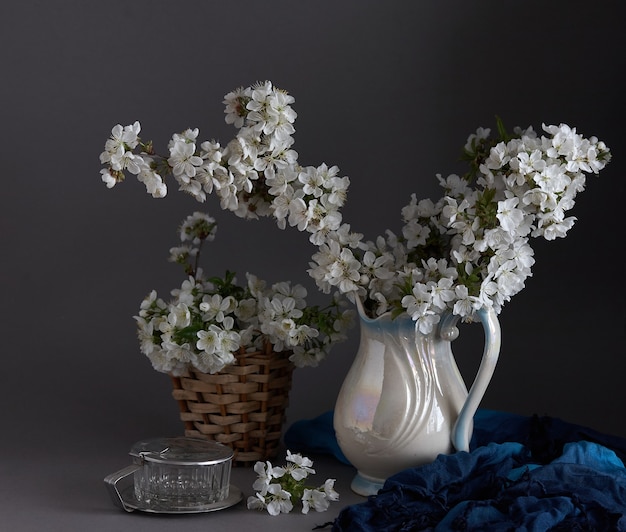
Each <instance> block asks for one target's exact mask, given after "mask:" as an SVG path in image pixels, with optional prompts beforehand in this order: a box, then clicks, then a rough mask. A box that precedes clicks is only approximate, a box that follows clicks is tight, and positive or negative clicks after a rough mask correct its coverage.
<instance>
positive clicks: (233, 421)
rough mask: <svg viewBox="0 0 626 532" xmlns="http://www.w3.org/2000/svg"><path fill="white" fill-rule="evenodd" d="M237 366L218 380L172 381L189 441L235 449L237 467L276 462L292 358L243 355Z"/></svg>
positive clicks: (187, 377)
mask: <svg viewBox="0 0 626 532" xmlns="http://www.w3.org/2000/svg"><path fill="white" fill-rule="evenodd" d="M236 359H237V362H236V363H235V364H234V365H232V366H226V367H225V368H224V369H223V370H222V371H221V372H219V373H215V374H213V375H210V374H207V373H201V372H198V371H188V372H187V373H186V374H184V375H181V376H180V377H175V376H172V383H173V386H174V390H173V392H172V395H173V397H174V399H176V401H178V405H179V407H180V418H181V420H182V421H183V423H184V425H185V436H190V437H196V438H206V439H209V440H214V441H217V442H220V443H223V444H225V445H228V446H229V447H231V448H232V449H233V451H234V457H233V464H234V465H254V464H255V463H256V462H257V461H258V460H268V459H270V458H274V457H276V455H277V454H278V446H279V444H280V438H281V434H282V428H283V424H284V422H285V409H286V408H287V405H288V404H289V392H290V391H291V380H292V374H293V369H294V366H293V364H292V363H291V362H290V361H289V354H288V353H285V352H283V353H274V352H273V351H272V349H271V346H270V345H269V344H268V345H267V346H266V349H265V352H261V351H257V352H253V353H246V352H239V353H238V354H237V355H236Z"/></svg>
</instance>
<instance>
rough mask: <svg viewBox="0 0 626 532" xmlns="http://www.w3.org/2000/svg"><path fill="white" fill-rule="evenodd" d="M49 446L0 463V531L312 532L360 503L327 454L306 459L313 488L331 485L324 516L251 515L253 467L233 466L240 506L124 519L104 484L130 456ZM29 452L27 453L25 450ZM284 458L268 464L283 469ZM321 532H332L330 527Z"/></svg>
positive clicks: (348, 476) (345, 472)
mask: <svg viewBox="0 0 626 532" xmlns="http://www.w3.org/2000/svg"><path fill="white" fill-rule="evenodd" d="M65 443H66V445H64V444H63V442H59V441H56V442H51V444H50V446H49V450H50V452H49V454H48V455H47V456H44V455H42V454H36V455H29V454H28V450H25V452H24V454H20V453H19V452H18V453H14V455H13V456H11V457H8V456H6V455H5V456H3V457H0V474H1V478H2V482H1V483H0V484H1V486H2V487H1V488H0V509H1V510H2V522H1V523H0V530H2V531H7V532H9V531H10V532H31V531H33V532H35V531H36V532H40V531H42V532H57V531H59V532H60V531H63V532H68V531H69V532H73V531H80V532H82V531H89V532H99V531H103V532H104V531H107V532H110V531H114V532H118V531H119V532H123V531H126V530H128V531H131V530H132V531H133V532H142V531H149V532H160V531H171V530H173V529H175V530H176V531H177V532H193V531H205V530H214V531H215V530H229V529H231V530H237V532H245V531H248V530H251V531H252V530H255V531H259V530H279V529H282V530H285V531H291V530H293V531H298V530H312V529H313V528H315V527H316V526H318V525H321V524H324V523H327V522H329V521H332V520H334V519H335V517H337V515H338V514H339V512H340V510H341V509H342V508H343V507H344V506H346V505H349V504H352V503H358V502H362V501H364V500H365V498H364V497H361V496H359V495H357V494H355V493H353V492H352V491H351V489H350V482H351V480H352V478H353V476H354V473H355V470H354V468H352V467H350V466H346V465H344V464H342V463H341V462H339V461H338V460H336V459H335V458H334V457H332V456H328V455H310V458H311V459H312V460H313V461H314V469H315V470H316V474H315V475H314V476H313V477H311V481H312V483H315V484H317V483H318V481H319V484H322V483H323V482H324V480H326V479H327V478H335V479H336V483H335V489H336V491H337V492H338V493H339V496H340V499H339V501H336V502H333V503H331V506H330V508H329V509H328V510H327V511H326V512H315V511H311V512H309V513H308V514H302V513H301V511H300V507H299V506H295V507H294V510H292V512H291V513H289V514H281V515H278V516H275V517H274V516H270V515H269V514H268V513H267V512H258V511H252V510H248V509H247V507H246V499H247V498H248V496H250V495H254V490H253V489H252V484H253V482H254V480H255V479H256V474H255V473H254V471H253V469H252V468H251V467H241V466H238V467H234V468H233V470H232V474H231V484H232V485H234V486H236V487H238V488H239V489H240V490H241V491H242V495H243V497H242V500H241V502H239V503H237V504H236V505H234V506H232V507H230V508H227V509H224V510H219V511H214V512H208V513H199V514H184V515H166V514H150V513H147V512H141V511H134V512H130V513H129V512H125V511H124V510H122V509H120V508H118V507H116V506H115V505H114V504H113V501H112V499H111V497H110V495H109V493H108V490H107V488H106V486H105V483H104V477H105V476H107V475H108V474H110V473H113V472H115V471H117V470H118V469H121V468H122V467H124V466H126V465H128V464H129V463H130V457H128V456H127V455H124V454H123V453H118V452H117V449H115V448H110V449H98V448H97V446H96V447H93V448H86V447H84V446H83V447H81V448H80V449H78V450H77V449H75V448H73V447H72V445H71V443H70V442H65ZM26 449H27V447H26ZM283 457H284V453H283V454H279V456H278V457H277V458H276V459H275V460H273V461H272V463H274V464H275V465H279V464H281V463H283V462H284V460H283ZM325 530H330V527H328V528H326V529H325Z"/></svg>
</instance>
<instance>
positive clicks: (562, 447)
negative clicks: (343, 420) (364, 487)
mask: <svg viewBox="0 0 626 532" xmlns="http://www.w3.org/2000/svg"><path fill="white" fill-rule="evenodd" d="M315 427H317V428H320V427H324V429H323V431H322V432H321V433H320V434H321V435H318V436H316V433H317V431H316V429H315ZM303 429H305V430H309V429H311V432H309V433H308V434H307V438H306V439H305V438H302V439H300V440H298V438H297V436H298V435H299V434H302V432H301V431H302V430H303ZM287 435H289V438H286V440H285V441H286V443H287V444H288V445H289V443H288V442H291V443H296V444H297V442H298V441H299V443H301V444H303V447H299V448H298V447H290V449H291V450H292V451H294V450H295V451H298V452H309V451H310V452H328V453H331V454H335V453H336V449H335V446H336V441H334V431H332V413H326V414H324V415H323V416H320V418H317V419H316V420H315V423H313V424H309V423H308V422H302V423H300V424H299V425H296V426H295V428H294V426H292V427H291V428H290V429H289V430H288V431H287V433H286V436H287ZM343 459H344V460H345V457H344V458H343ZM624 461H626V440H625V439H623V438H619V437H616V436H610V435H604V434H602V433H600V432H597V431H594V430H592V429H589V428H587V427H582V426H580V425H573V424H570V423H566V422H564V421H561V420H559V419H556V418H550V417H547V416H544V417H538V416H532V417H525V416H516V415H512V414H506V413H502V412H494V411H489V410H479V411H478V413H477V414H476V416H475V418H474V434H473V437H472V442H471V445H470V452H457V453H454V454H451V455H440V456H439V457H438V458H437V459H436V460H435V461H434V462H432V463H430V464H426V465H423V466H419V467H414V468H409V469H406V470H404V471H401V472H400V473H398V474H397V475H394V476H392V477H391V478H389V479H388V480H387V481H386V482H385V485H384V486H383V488H382V489H381V490H380V491H379V492H378V494H377V495H376V496H373V497H369V498H368V499H367V500H366V501H365V502H363V503H360V504H355V505H352V506H348V507H346V508H344V509H343V510H342V511H341V512H340V514H339V516H338V517H337V519H336V520H335V521H334V523H333V524H332V527H333V531H335V532H353V531H355V532H356V531H358V532H369V531H372V532H391V531H420V530H426V531H435V532H438V531H448V530H468V531H471V530H487V531H500V530H502V531H504V530H506V531H509V530H511V531H512V530H516V531H517V530H521V531H523V530H528V531H542V532H543V531H547V530H554V531H561V530H563V531H565V530H567V531H572V530H573V531H601V532H604V531H626V468H625V467H624Z"/></svg>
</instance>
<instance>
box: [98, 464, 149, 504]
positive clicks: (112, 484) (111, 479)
mask: <svg viewBox="0 0 626 532" xmlns="http://www.w3.org/2000/svg"><path fill="white" fill-rule="evenodd" d="M141 467H142V466H141V464H131V465H129V466H126V467H125V468H124V469H120V470H119V471H116V472H115V473H111V474H110V475H107V476H106V477H105V479H104V483H105V484H106V487H107V490H108V492H109V495H110V496H111V499H113V503H114V504H115V505H116V506H118V507H119V508H121V509H122V510H126V511H127V512H133V511H134V510H135V509H134V508H131V507H129V506H128V505H126V504H125V503H124V498H123V497H122V494H121V492H120V490H119V489H118V484H119V482H120V481H122V480H123V479H125V478H126V477H128V476H130V475H132V474H133V473H134V472H135V471H137V470H138V469H141Z"/></svg>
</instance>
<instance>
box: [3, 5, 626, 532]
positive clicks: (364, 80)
mask: <svg viewBox="0 0 626 532" xmlns="http://www.w3.org/2000/svg"><path fill="white" fill-rule="evenodd" d="M617 8H618V2H610V1H604V0H601V1H596V2H591V3H590V2H584V1H576V2H571V1H567V2H565V1H560V2H542V1H526V2H510V1H504V2H500V1H488V2H470V1H467V0H455V1H443V2H435V1H427V2H409V1H405V2H401V1H393V0H392V1H389V0H387V1H385V2H373V1H359V2H357V1H343V2H342V1H337V0H335V1H332V2H330V1H325V0H322V1H320V0H318V1H316V2H288V1H265V2H251V1H241V0H239V1H237V0H236V1H228V2H213V1H204V2H191V1H181V2H166V1H162V0H151V1H145V0H140V1H133V2H122V1H119V0H110V1H108V2H81V1H57V2H49V1H35V0H24V1H20V2H3V4H2V7H0V66H1V81H0V112H1V114H0V135H1V141H0V150H1V151H0V156H1V161H2V165H1V168H2V183H3V187H2V192H1V193H0V220H1V221H0V238H1V249H2V264H1V266H0V293H1V294H2V297H3V301H4V304H3V306H2V319H0V327H1V336H0V337H1V338H2V348H1V353H2V358H1V360H2V363H1V367H0V404H1V405H2V409H1V411H0V427H1V430H2V433H1V434H2V436H1V437H0V478H1V479H2V482H0V509H1V511H2V514H3V516H8V519H9V523H12V526H13V528H12V530H31V529H33V530H36V529H37V527H36V526H35V525H34V523H35V520H36V519H38V518H39V517H41V515H45V512H51V514H50V515H52V516H55V517H54V518H53V519H51V521H50V524H49V528H50V529H54V528H55V526H58V527H59V530H73V529H76V530H79V529H80V530H82V529H86V528H81V527H79V526H78V525H77V524H76V523H77V522H78V521H72V519H85V520H87V519H91V518H92V517H94V516H93V515H91V513H90V512H91V511H93V508H98V509H99V512H100V514H102V515H107V512H108V510H109V504H108V502H107V501H106V499H104V500H100V497H102V498H104V497H106V495H105V493H104V491H103V488H102V485H101V484H102V478H103V477H104V475H106V474H107V473H109V472H111V471H112V470H114V469H116V468H117V467H118V466H122V465H124V464H125V463H126V458H127V457H126V453H127V451H128V449H129V447H130V445H131V444H132V443H133V442H135V441H136V440H138V439H140V438H144V437H146V436H154V435H163V434H175V433H179V432H180V431H181V430H182V427H181V424H180V422H179V420H178V412H177V407H176V405H175V403H174V402H173V400H171V398H170V392H171V388H170V382H169V380H168V377H167V376H165V375H162V374H159V373H156V372H154V371H153V370H152V369H151V366H150V364H149V362H148V361H147V359H146V358H145V357H143V355H141V354H140V353H139V350H138V345H137V340H136V336H135V326H134V321H133V319H132V316H133V315H134V314H135V313H136V312H137V309H138V305H139V303H140V301H141V299H142V298H143V297H144V296H145V295H146V294H147V293H148V292H149V291H150V290H151V289H153V288H154V289H157V290H158V291H159V293H160V294H161V295H163V296H165V295H166V294H167V292H168V291H169V290H170V289H171V288H173V287H175V286H177V285H179V283H180V280H181V275H180V271H179V270H178V269H177V267H176V266H174V265H172V264H170V263H168V262H167V261H166V257H167V251H168V249H169V247H170V246H172V245H174V244H175V243H176V238H177V236H176V227H177V225H178V224H179V223H180V221H181V220H182V219H183V218H184V217H185V216H186V215H187V214H189V213H190V212H192V211H193V210H196V209H199V208H203V209H207V210H208V211H209V212H210V214H212V215H213V216H214V217H215V218H217V219H218V222H219V224H220V226H219V229H218V237H217V240H216V241H215V243H214V244H212V246H211V248H212V251H211V257H210V261H209V262H207V263H205V265H204V267H205V269H206V270H209V271H212V272H215V273H222V272H223V271H224V270H225V269H226V268H230V269H235V270H236V271H238V272H239V274H240V276H243V273H244V272H245V271H251V272H254V273H257V274H258V275H260V276H262V277H265V278H267V279H269V280H283V279H290V280H293V281H294V282H301V283H303V284H305V285H306V286H307V287H308V288H309V290H310V292H311V293H312V294H316V289H315V286H314V284H313V282H312V280H310V279H309V278H308V276H307V275H306V273H305V269H306V268H307V266H308V260H309V257H310V254H311V252H312V248H311V247H310V245H309V244H308V243H307V242H306V238H305V237H304V235H303V234H300V233H298V232H297V231H295V230H292V231H289V230H287V231H284V232H280V231H279V230H278V229H276V228H275V226H274V225H273V224H272V223H271V222H270V221H262V222H245V221H242V220H239V219H238V218H236V217H234V216H233V215H231V214H229V213H226V212H222V211H220V209H219V205H218V202H217V200H216V199H215V198H209V200H208V201H207V202H206V204H205V205H204V206H202V205H200V204H197V203H196V202H195V201H194V200H193V199H192V198H191V197H189V196H185V195H182V194H180V193H176V192H175V187H174V186H171V187H170V195H168V197H166V198H165V199H162V200H154V199H152V198H151V197H149V196H148V195H147V194H146V193H145V192H144V188H143V185H141V184H140V183H138V182H137V181H136V180H134V179H133V180H131V179H129V180H128V181H127V182H126V183H124V184H122V185H118V186H117V187H116V188H115V189H113V190H107V189H106V187H105V186H104V184H103V183H102V182H101V181H100V176H99V170H100V168H101V166H100V164H99V160H98V156H99V153H100V152H101V151H102V149H103V146H104V142H105V140H106V138H107V137H108V135H109V133H110V130H111V127H112V126H113V125H115V124H117V123H122V124H128V123H131V122H133V121H134V120H140V121H141V123H142V127H143V131H142V136H143V138H144V139H153V140H154V141H155V144H156V145H157V146H160V147H161V148H162V150H164V149H165V146H166V144H167V141H168V140H169V138H170V137H171V134H172V133H174V132H177V131H181V130H183V129H185V128H187V127H199V128H200V137H201V138H202V139H210V138H216V139H220V140H221V141H222V142H223V143H225V142H227V141H228V140H229V139H230V138H231V137H232V135H233V131H234V130H233V129H232V128H231V127H230V126H227V125H226V124H225V123H224V119H223V106H222V103H221V101H222V97H223V95H224V94H225V93H226V92H228V91H230V90H231V89H233V88H235V87H238V86H241V85H248V84H250V83H253V82H255V81H257V80H264V79H271V80H272V81H274V83H275V84H276V85H278V86H279V87H282V88H284V89H286V90H288V91H289V92H290V93H291V94H292V95H294V97H295V98H296V103H295V105H294V107H295V109H296V111H297V112H298V115H299V116H298V119H297V121H296V137H295V138H296V144H295V149H296V150H297V151H298V153H299V160H300V162H301V163H303V164H315V165H317V164H319V163H321V162H326V163H328V164H336V165H338V166H339V167H340V169H341V172H342V174H343V175H348V176H349V177H350V179H351V187H350V191H349V200H348V204H347V207H346V208H345V217H346V219H347V220H348V221H350V223H351V224H352V226H353V228H354V229H356V230H359V231H361V232H364V233H365V234H366V235H367V236H369V237H374V236H376V235H377V234H380V233H382V232H383V231H384V230H385V229H387V228H390V229H394V230H397V228H398V227H399V220H400V216H399V212H400V209H401V207H402V206H403V205H405V204H406V203H407V202H408V200H409V196H410V193H411V192H415V193H416V194H417V195H418V197H428V196H430V197H432V198H434V199H436V198H438V197H439V196H440V194H439V190H438V187H437V184H436V179H435V174H436V173H442V174H444V175H447V174H449V173H452V172H457V171H458V172H460V171H463V167H462V166H461V165H460V164H459V162H458V155H459V150H460V148H461V147H462V145H463V143H464V142H465V139H466V137H467V135H468V134H469V133H471V132H473V131H474V130H475V129H476V127H478V126H484V127H493V126H494V116H495V115H496V114H497V115H500V116H501V117H502V118H503V120H504V121H505V123H506V124H507V125H508V126H509V127H510V128H512V127H513V126H515V125H520V126H528V125H533V126H534V127H535V128H536V129H539V128H540V126H541V123H542V122H546V123H560V122H566V123H568V124H569V125H571V126H575V127H577V128H578V130H579V132H581V133H583V134H584V135H586V136H591V135H596V136H598V137H599V138H600V139H602V140H604V141H605V142H606V143H607V144H608V145H609V147H610V148H611V149H612V151H613V157H614V158H613V162H612V163H611V164H610V165H609V166H608V167H607V168H606V169H605V170H604V171H603V172H601V174H600V176H599V177H594V176H592V177H590V178H589V179H588V190H587V191H586V192H585V193H583V194H581V195H580V196H579V199H578V202H577V205H576V207H575V209H574V211H573V213H572V214H573V215H575V216H577V217H578V222H577V224H576V225H575V226H574V228H573V230H572V231H571V233H570V235H569V236H568V237H567V238H566V239H562V240H559V241H555V242H548V243H545V242H535V245H534V248H535V252H536V257H535V258H536V260H537V263H536V265H535V267H534V276H533V277H532V278H531V279H529V280H528V282H527V286H526V288H525V290H524V291H522V292H521V293H520V294H518V295H517V296H515V297H514V298H513V300H512V301H511V302H510V303H509V304H508V305H507V306H505V308H504V310H503V312H502V314H501V315H500V322H501V326H502V338H503V343H502V351H501V359H500V362H499V365H498V368H497V370H496V374H495V376H494V379H493V381H492V383H491V386H490V387H489V390H488V392H487V395H486V397H485V399H484V401H483V403H482V406H484V407H487V408H493V409H498V410H505V411H510V412H515V413H519V414H524V415H531V414H534V413H537V414H547V415H551V416H555V417H559V418H563V419H565V420H568V421H571V422H574V423H579V424H584V425H587V426H590V427H592V428H595V429H597V430H601V431H604V432H609V433H613V434H617V435H620V436H623V437H626V421H625V417H624V414H623V408H624V402H625V400H626V391H625V390H626V387H625V386H624V374H625V372H626V358H625V353H624V330H625V315H624V295H625V291H624V273H625V271H624V266H623V262H622V260H621V259H619V258H618V253H619V254H621V253H623V242H624V237H623V230H624V222H623V220H624V218H623V212H624V206H623V201H624V171H625V170H626V165H625V164H624V157H625V154H626V139H625V135H624V118H625V116H624V102H623V94H624V89H625V88H626V87H625V86H624V82H623V72H624V51H625V49H624V37H623V31H622V28H621V19H620V17H619V16H618V9H617ZM477 329H478V330H477ZM479 329H480V327H479V326H473V327H471V326H468V327H464V328H462V330H461V338H460V339H459V340H458V341H457V342H456V343H455V353H456V354H457V356H458V358H459V364H460V365H461V367H462V369H463V372H464V374H466V375H471V372H472V371H474V370H475V366H476V363H477V359H478V356H477V355H479V354H480V349H481V342H482V338H481V331H480V330H479ZM357 344H358V330H357V329H353V331H352V334H351V338H350V341H349V342H347V343H345V344H343V345H341V346H338V347H337V348H336V350H335V351H334V352H333V354H332V357H331V358H330V359H328V360H327V361H326V362H325V363H324V364H323V365H322V366H320V367H319V368H316V369H303V370H298V371H297V372H296V375H295V380H294V388H293V392H292V395H291V405H290V407H289V411H288V421H287V426H288V425H289V424H290V423H292V422H293V421H295V420H298V419H302V418H310V417H314V416H317V415H318V414H320V413H322V412H325V411H327V410H329V409H332V408H333V404H334V401H335V397H336V394H337V392H338V389H339V386H340V383H341V381H342V378H343V376H344V375H345V373H346V371H347V369H348V367H349V365H350V362H351V360H352V357H353V355H354V353H355V351H356V347H357ZM51 464H54V465H51ZM42 477H43V478H45V481H43V482H42V481H41V480H42ZM71 501H74V502H71ZM3 506H4V507H3ZM32 508H38V509H39V510H41V512H44V513H41V512H39V513H37V512H34V513H33V512H32V511H31V509H32ZM112 511H114V510H112ZM96 513H97V512H96ZM40 514H41V515H40ZM70 516H73V517H70ZM79 516H80V517H79ZM85 522H87V521H85ZM90 522H91V521H90ZM54 523H56V525H54ZM72 523H73V524H72ZM96 523H97V521H93V523H92V524H93V527H96V526H97V525H96ZM155 523H156V521H154V520H153V521H152V522H151V526H152V530H154V529H155V528H154V527H155V526H156V525H155ZM196 523H197V522H196ZM101 526H102V529H107V528H106V526H105V525H101ZM116 526H121V525H116ZM190 526H191V525H190ZM115 529H118V528H115Z"/></svg>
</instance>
